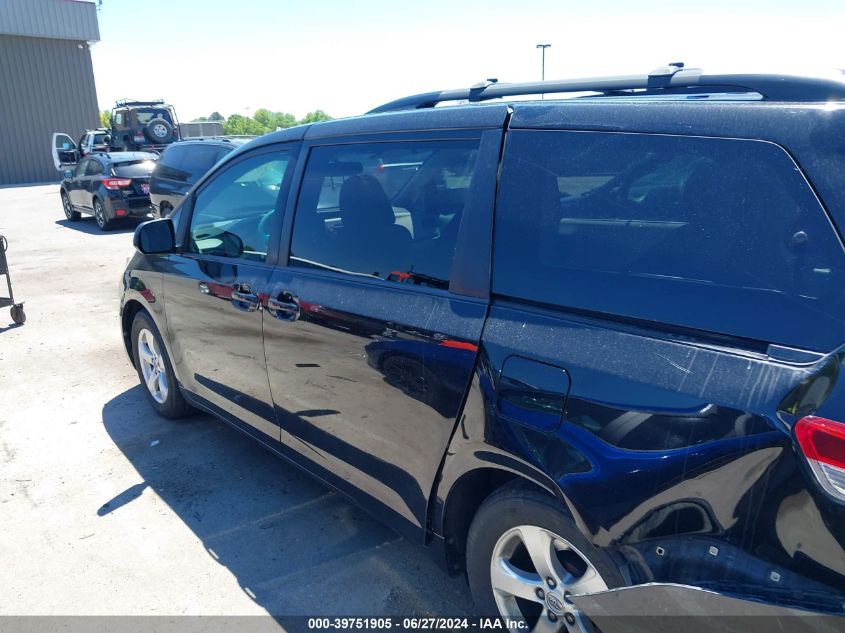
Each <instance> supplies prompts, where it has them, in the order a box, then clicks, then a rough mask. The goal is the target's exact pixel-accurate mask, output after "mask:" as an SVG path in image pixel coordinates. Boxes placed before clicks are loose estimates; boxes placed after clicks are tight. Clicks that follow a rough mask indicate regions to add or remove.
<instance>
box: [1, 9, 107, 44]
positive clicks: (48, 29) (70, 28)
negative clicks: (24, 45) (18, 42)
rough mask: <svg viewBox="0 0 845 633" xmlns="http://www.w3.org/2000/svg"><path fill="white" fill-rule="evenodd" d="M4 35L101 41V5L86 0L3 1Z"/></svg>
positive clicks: (2, 20)
mask: <svg viewBox="0 0 845 633" xmlns="http://www.w3.org/2000/svg"><path fill="white" fill-rule="evenodd" d="M0 33H2V34H5V35H22V36H29V37H48V38H54V39H69V40H75V41H90V42H94V41H98V40H99V39H100V28H99V25H98V23H97V6H96V5H95V4H94V3H93V2H87V1H85V0H2V2H0Z"/></svg>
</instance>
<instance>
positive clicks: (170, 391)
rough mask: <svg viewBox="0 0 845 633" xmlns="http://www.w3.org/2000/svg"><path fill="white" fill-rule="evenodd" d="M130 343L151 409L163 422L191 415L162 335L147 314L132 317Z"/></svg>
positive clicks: (142, 313) (189, 406)
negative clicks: (163, 419)
mask: <svg viewBox="0 0 845 633" xmlns="http://www.w3.org/2000/svg"><path fill="white" fill-rule="evenodd" d="M131 341H132V357H133V358H134V360H135V369H136V370H137V371H138V378H139V379H140V381H141V386H142V387H143V388H144V393H145V394H146V395H147V400H148V401H149V403H150V406H151V407H152V408H153V409H154V410H155V412H156V413H158V414H159V415H160V416H161V417H163V418H168V419H177V418H184V417H186V416H189V415H191V414H192V413H193V412H194V409H193V407H191V405H189V404H188V403H187V402H186V401H185V398H184V396H182V390H181V388H180V387H179V383H177V382H176V375H175V374H174V373H173V365H172V364H171V363H170V357H169V356H168V355H167V350H166V349H165V347H164V343H163V342H162V339H161V334H159V331H158V328H157V327H156V326H155V323H153V321H152V319H151V318H150V317H149V315H147V313H145V312H139V313H138V314H136V315H135V319H134V321H132V336H131Z"/></svg>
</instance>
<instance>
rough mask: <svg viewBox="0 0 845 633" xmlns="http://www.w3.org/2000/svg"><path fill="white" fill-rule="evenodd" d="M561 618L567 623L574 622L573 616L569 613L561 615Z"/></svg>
mask: <svg viewBox="0 0 845 633" xmlns="http://www.w3.org/2000/svg"><path fill="white" fill-rule="evenodd" d="M563 619H564V620H566V623H567V624H575V616H574V615H572V614H571V613H567V614H566V615H565V616H563Z"/></svg>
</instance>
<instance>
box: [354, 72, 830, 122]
mask: <svg viewBox="0 0 845 633" xmlns="http://www.w3.org/2000/svg"><path fill="white" fill-rule="evenodd" d="M682 66H683V65H682V64H681V63H680V62H675V63H673V64H669V65H668V66H666V67H663V68H658V69H656V70H655V71H653V72H652V73H650V74H648V75H627V76H618V77H597V78H588V79H561V80H553V81H529V82H525V83H512V84H506V83H492V82H485V83H484V84H477V85H476V86H473V87H472V88H457V89H454V90H443V91H440V92H427V93H423V94H418V95H413V96H410V97H403V98H402V99H397V100H396V101H391V102H389V103H385V104H383V105H380V106H379V107H377V108H375V109H373V110H370V112H369V113H368V114H375V113H378V112H391V111H396V110H418V109H423V108H433V107H434V106H436V105H437V104H439V103H443V102H446V101H470V102H478V101H487V100H490V99H499V98H502V97H518V96H526V95H536V94H564V93H575V92H596V93H599V94H600V95H608V94H616V95H618V94H620V91H646V92H648V93H649V94H656V93H661V92H663V93H668V92H672V91H675V90H681V89H685V88H694V89H696V90H697V91H700V92H734V93H735V92H755V93H757V94H759V95H760V96H761V97H763V98H764V99H769V100H772V101H801V102H820V101H838V100H845V74H841V73H840V74H831V75H829V76H823V75H819V76H801V75H776V74H722V75H707V74H704V73H703V72H702V71H701V69H698V68H683V67H682ZM626 94H637V93H626Z"/></svg>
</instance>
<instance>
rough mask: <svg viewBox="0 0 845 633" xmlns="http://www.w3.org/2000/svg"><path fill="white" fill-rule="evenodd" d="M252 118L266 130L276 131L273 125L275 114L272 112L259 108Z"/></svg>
mask: <svg viewBox="0 0 845 633" xmlns="http://www.w3.org/2000/svg"><path fill="white" fill-rule="evenodd" d="M252 118H253V119H255V121H256V123H258V124H259V125H261V127H263V128H264V129H265V130H270V129H274V128H273V127H272V125H273V113H272V112H270V110H268V109H267V108H258V110H256V111H255V114H253V115H252Z"/></svg>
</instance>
